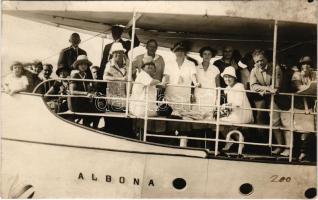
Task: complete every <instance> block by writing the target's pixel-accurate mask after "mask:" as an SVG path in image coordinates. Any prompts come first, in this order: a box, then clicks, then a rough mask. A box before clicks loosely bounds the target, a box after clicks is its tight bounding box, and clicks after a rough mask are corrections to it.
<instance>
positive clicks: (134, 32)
mask: <svg viewBox="0 0 318 200" xmlns="http://www.w3.org/2000/svg"><path fill="white" fill-rule="evenodd" d="M130 23H132V34H131V44H130V52H129V53H130V56H129V57H130V59H129V67H128V83H127V88H126V96H127V97H126V111H125V113H126V116H128V109H129V96H130V88H131V81H132V77H131V76H132V61H133V56H134V44H135V34H136V30H135V29H136V10H135V9H134V11H133V17H132V19H131V20H130V21H129V22H128V25H129V24H130Z"/></svg>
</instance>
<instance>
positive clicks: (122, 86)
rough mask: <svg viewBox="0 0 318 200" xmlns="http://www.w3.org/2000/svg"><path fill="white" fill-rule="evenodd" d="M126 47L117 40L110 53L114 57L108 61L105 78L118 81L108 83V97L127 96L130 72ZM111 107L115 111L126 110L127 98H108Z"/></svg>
mask: <svg viewBox="0 0 318 200" xmlns="http://www.w3.org/2000/svg"><path fill="white" fill-rule="evenodd" d="M125 51H126V49H124V47H123V45H122V44H121V43H119V42H115V43H114V44H113V45H112V47H111V49H110V54H111V55H112V59H111V60H110V62H108V63H107V65H106V69H105V71H104V75H103V79H104V80H106V81H117V82H108V83H107V92H106V96H107V97H117V98H125V97H126V84H127V83H126V82H125V81H127V74H128V64H129V61H128V58H127V56H126V55H125ZM107 102H108V105H109V109H110V110H111V111H114V112H116V111H117V112H121V111H124V110H125V106H126V100H116V99H115V100H114V99H108V100H107Z"/></svg>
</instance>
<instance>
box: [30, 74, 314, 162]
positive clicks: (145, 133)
mask: <svg viewBox="0 0 318 200" xmlns="http://www.w3.org/2000/svg"><path fill="white" fill-rule="evenodd" d="M56 80H59V81H80V82H83V81H84V82H90V83H92V82H104V83H105V82H118V81H104V80H90V79H80V80H79V79H70V78H66V79H61V78H58V79H50V80H46V81H43V82H42V83H41V84H45V83H46V82H48V81H56ZM121 82H126V83H128V82H130V84H140V83H135V82H133V81H121ZM41 84H39V85H38V86H37V87H36V88H35V89H34V91H36V90H37V89H38V88H39V87H40V85H41ZM127 85H128V84H127ZM167 87H183V88H184V87H187V88H189V87H192V88H193V86H184V85H172V84H168V85H167ZM202 89H207V90H210V91H212V90H214V91H216V92H215V94H216V98H217V99H216V104H197V103H183V102H169V101H165V102H164V103H165V104H168V105H182V106H193V105H195V106H199V107H200V106H201V107H210V108H211V110H210V111H211V112H212V111H213V110H216V111H217V115H216V119H215V121H214V120H189V119H170V118H166V117H151V116H148V109H149V107H148V106H149V103H154V104H160V103H163V102H162V101H149V98H148V97H149V95H148V90H149V86H148V87H146V95H145V97H144V100H134V99H130V98H129V97H130V95H126V98H119V97H106V96H94V99H105V100H107V99H112V100H121V101H124V102H125V105H126V106H125V107H126V108H125V109H126V110H125V112H124V113H122V114H118V113H113V112H105V113H78V112H69V111H68V112H64V113H58V114H59V115H67V114H76V115H86V116H104V117H107V116H108V117H123V118H125V117H126V118H127V117H129V118H139V119H143V120H144V126H143V136H142V138H143V141H147V138H148V137H159V138H174V139H180V140H183V139H189V140H201V141H205V142H207V141H212V142H215V149H214V155H215V156H217V155H218V154H219V151H218V149H219V142H231V143H237V144H243V145H256V146H267V147H270V148H272V147H283V148H287V149H289V150H290V154H289V161H290V162H291V161H292V150H293V135H294V132H300V133H316V124H315V130H295V128H294V114H307V115H314V116H315V117H316V116H317V111H316V110H315V109H314V111H313V112H310V113H308V112H306V111H301V112H296V111H295V110H294V106H295V97H296V96H302V97H314V98H316V95H299V94H295V93H279V94H270V95H271V99H273V98H274V96H275V95H285V96H290V97H291V103H290V110H287V111H286V110H276V109H273V106H271V107H270V108H269V109H261V108H240V109H242V110H251V111H262V112H269V113H270V116H273V112H280V113H290V126H289V127H282V126H274V125H273V123H272V118H270V123H269V125H267V124H250V123H248V124H244V123H231V122H225V121H222V120H221V117H220V109H221V107H227V108H232V107H231V106H224V105H223V106H222V105H221V104H220V102H221V91H222V90H223V91H224V90H227V89H226V88H202ZM127 91H130V90H127ZM232 91H235V90H234V89H233V90H232ZM239 92H245V93H246V94H247V93H256V92H254V91H250V90H245V91H239ZM43 96H44V97H86V98H90V97H87V96H81V95H69V94H68V95H52V94H43ZM133 101H135V102H143V103H144V104H145V106H144V108H145V112H144V116H142V117H141V116H134V115H131V114H130V113H129V103H130V102H133ZM272 102H273V101H272ZM316 104H317V101H316V102H315V108H316ZM127 105H128V106H127ZM149 120H161V121H173V122H184V123H200V124H202V123H204V124H213V125H215V126H216V136H215V138H200V137H189V136H178V135H158V134H151V133H148V131H147V129H148V121H149ZM220 126H234V127H248V128H257V129H268V130H269V136H268V142H267V143H256V142H246V141H244V140H241V141H229V138H227V139H220V136H219V132H220ZM273 129H280V130H282V131H289V132H290V133H289V134H290V138H291V140H290V143H289V144H285V145H282V144H273V143H272V130H273ZM240 152H241V151H240ZM240 152H239V153H240Z"/></svg>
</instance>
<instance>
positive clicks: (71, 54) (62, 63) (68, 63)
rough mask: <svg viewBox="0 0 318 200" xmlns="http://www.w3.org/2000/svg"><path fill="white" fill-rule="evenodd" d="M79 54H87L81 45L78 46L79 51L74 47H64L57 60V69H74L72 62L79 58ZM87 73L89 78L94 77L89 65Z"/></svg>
mask: <svg viewBox="0 0 318 200" xmlns="http://www.w3.org/2000/svg"><path fill="white" fill-rule="evenodd" d="M79 55H86V56H87V53H86V51H85V50H83V49H81V48H79V47H78V48H77V51H76V50H75V49H74V48H72V47H67V48H65V49H62V51H61V53H60V57H59V60H58V62H57V69H60V68H66V69H68V70H69V71H72V70H73V69H74V68H73V67H72V64H73V63H74V62H75V60H76V59H77V56H79ZM86 74H87V77H88V78H89V79H92V73H91V70H90V69H89V67H88V68H87V70H86Z"/></svg>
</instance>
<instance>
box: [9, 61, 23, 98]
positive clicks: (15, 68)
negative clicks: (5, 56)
mask: <svg viewBox="0 0 318 200" xmlns="http://www.w3.org/2000/svg"><path fill="white" fill-rule="evenodd" d="M10 69H11V71H12V73H11V74H9V75H8V76H7V77H6V78H5V79H4V81H3V88H4V91H5V93H7V94H9V95H13V94H15V93H18V92H22V91H25V90H26V89H27V87H28V85H29V82H28V79H27V77H26V76H24V75H23V72H24V71H23V64H22V63H20V62H15V63H13V65H11V66H10Z"/></svg>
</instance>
